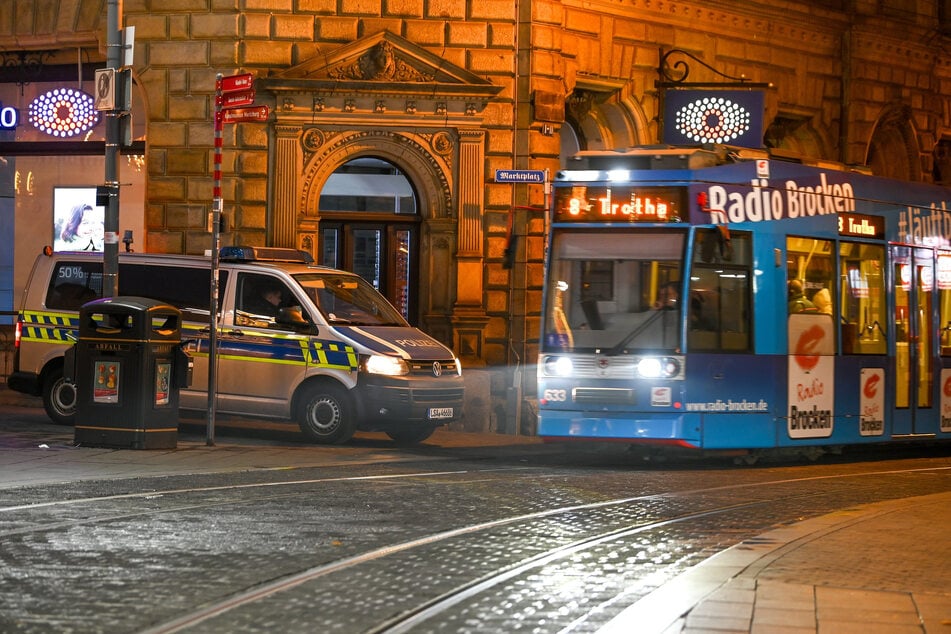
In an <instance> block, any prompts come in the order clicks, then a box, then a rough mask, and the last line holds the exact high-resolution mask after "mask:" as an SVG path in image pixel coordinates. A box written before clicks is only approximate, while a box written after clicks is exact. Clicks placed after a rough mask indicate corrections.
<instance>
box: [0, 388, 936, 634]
mask: <svg viewBox="0 0 951 634" xmlns="http://www.w3.org/2000/svg"><path fill="white" fill-rule="evenodd" d="M899 458H901V459H899ZM879 460H880V461H879V462H859V461H857V462H852V463H850V462H847V461H843V462H839V463H830V464H815V465H813V464H808V465H796V464H794V465H783V464H779V465H767V466H763V467H758V468H752V469H751V468H741V469H737V468H734V467H732V465H726V464H722V463H713V464H692V465H683V464H680V465H678V464H674V465H670V466H667V465H663V466H656V465H643V464H637V463H632V462H631V461H630V460H629V459H625V457H624V456H623V455H612V456H610V457H604V458H602V457H592V456H586V455H576V454H568V453H565V452H564V451H563V450H562V449H561V448H559V447H556V446H546V445H541V444H539V443H538V442H536V441H535V440H534V439H530V438H513V437H503V436H499V435H486V434H478V435H476V434H460V433H451V432H450V433H437V435H435V436H434V437H433V439H432V440H431V441H430V442H427V443H426V445H425V446H423V447H419V448H415V449H409V450H407V449H405V448H404V449H398V448H396V447H394V446H393V445H392V443H389V442H387V441H385V440H383V439H382V438H380V437H377V436H374V435H365V436H361V437H360V438H358V440H357V441H356V443H354V444H352V445H348V446H344V447H333V448H328V447H313V446H309V445H305V444H301V443H300V442H299V441H298V439H297V438H296V437H295V435H294V434H293V433H289V432H285V431H282V430H276V431H273V433H271V434H270V435H265V436H263V437H255V436H247V435H239V436H224V437H222V438H220V439H219V442H218V444H217V445H215V446H206V445H205V444H204V442H203V439H202V437H201V430H200V429H189V430H188V431H187V432H185V433H183V434H182V437H181V439H180V442H179V446H178V447H177V448H176V449H173V450H159V451H132V450H110V449H97V448H76V447H73V446H72V444H71V442H70V430H68V429H65V428H60V427H56V426H52V425H49V424H47V423H46V422H45V421H44V420H43V416H42V410H36V409H35V408H5V407H3V406H2V405H0V473H2V474H3V476H2V478H0V480H2V482H0V544H2V545H3V547H2V549H0V631H4V632H44V633H45V632H110V633H112V632H171V631H188V632H229V633H230V632H236V633H237V632H271V631H276V630H280V631H283V632H287V633H291V632H315V631H320V632H344V633H350V632H377V631H379V632H383V631H392V632H397V631H412V632H490V631H491V632H516V631H533V632H543V633H544V632H595V631H601V632H608V633H613V632H671V633H672V632H691V633H693V632H849V631H863V632H873V633H874V632H889V633H891V632H898V633H901V632H906V631H907V632H942V631H946V630H948V629H951V628H949V626H948V623H949V622H951V583H949V582H951V578H949V575H951V568H949V567H948V566H947V563H946V562H948V561H951V540H949V539H947V528H946V527H947V526H949V525H951V478H949V475H951V463H949V461H948V459H947V453H944V454H942V453H940V452H938V453H930V454H925V455H921V456H918V455H916V454H910V453H907V452H906V453H905V454H903V455H900V456H899V455H896V460H888V461H885V460H882V459H879Z"/></svg>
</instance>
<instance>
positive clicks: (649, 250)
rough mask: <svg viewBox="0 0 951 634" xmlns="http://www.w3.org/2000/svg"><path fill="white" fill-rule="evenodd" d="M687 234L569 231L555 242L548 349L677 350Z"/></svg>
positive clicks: (547, 311)
mask: <svg viewBox="0 0 951 634" xmlns="http://www.w3.org/2000/svg"><path fill="white" fill-rule="evenodd" d="M685 241H686V233H685V232H683V231H671V230H669V229H666V230H664V231H662V232H661V231H651V230H644V231H630V230H629V229H625V231H624V232H617V231H614V232H609V231H595V230H589V231H572V232H557V233H555V234H554V236H553V238H552V251H551V269H550V275H549V277H548V283H549V285H550V286H549V288H548V292H547V295H546V297H547V305H546V306H545V311H544V315H545V337H544V341H543V343H542V345H543V347H544V348H545V349H546V350H549V351H553V350H562V351H564V350H578V351H594V350H600V351H602V352H606V353H609V354H617V353H621V352H623V351H635V350H652V351H677V350H679V349H680V347H681V346H680V332H681V328H680V314H681V311H680V292H679V291H680V288H681V272H682V262H683V257H684V244H685Z"/></svg>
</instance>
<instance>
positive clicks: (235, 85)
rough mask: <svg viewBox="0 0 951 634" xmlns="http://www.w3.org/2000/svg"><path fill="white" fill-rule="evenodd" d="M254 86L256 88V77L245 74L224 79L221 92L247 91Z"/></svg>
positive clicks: (222, 79)
mask: <svg viewBox="0 0 951 634" xmlns="http://www.w3.org/2000/svg"><path fill="white" fill-rule="evenodd" d="M252 86H254V77H252V76H251V73H244V74H243V75H231V76H229V77H222V78H221V86H220V89H221V92H237V91H239V90H247V89H249V88H251V87H252Z"/></svg>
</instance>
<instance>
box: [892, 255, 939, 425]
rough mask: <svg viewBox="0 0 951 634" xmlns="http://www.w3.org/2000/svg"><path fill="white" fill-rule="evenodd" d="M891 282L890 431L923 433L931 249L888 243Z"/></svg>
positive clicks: (927, 403) (931, 327)
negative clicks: (892, 382) (892, 403)
mask: <svg viewBox="0 0 951 634" xmlns="http://www.w3.org/2000/svg"><path fill="white" fill-rule="evenodd" d="M891 252H892V253H891V254H892V266H893V267H894V269H893V275H894V283H895V326H894V328H895V348H894V354H895V357H894V363H895V373H894V376H895V411H894V419H893V420H894V424H893V426H892V433H893V434H899V435H901V434H914V433H923V432H924V430H925V429H926V428H927V426H926V424H925V423H924V421H925V420H926V417H925V416H924V415H925V414H926V413H927V412H926V411H925V410H931V409H932V408H933V407H934V381H935V376H934V355H933V354H932V348H933V347H934V346H935V341H934V340H933V336H934V333H935V332H936V326H935V323H934V315H933V311H934V279H935V278H934V252H933V251H932V250H931V249H924V248H914V247H906V246H892V247H891Z"/></svg>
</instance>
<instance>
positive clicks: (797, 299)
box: [786, 280, 817, 314]
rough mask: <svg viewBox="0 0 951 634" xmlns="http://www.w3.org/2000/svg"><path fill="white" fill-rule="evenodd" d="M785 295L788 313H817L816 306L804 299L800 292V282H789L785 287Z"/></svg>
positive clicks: (804, 296)
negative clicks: (786, 296) (787, 301)
mask: <svg viewBox="0 0 951 634" xmlns="http://www.w3.org/2000/svg"><path fill="white" fill-rule="evenodd" d="M786 291H787V293H786V294H787V295H788V297H789V313H790V314H792V313H814V312H817V310H816V305H815V304H813V303H812V302H810V301H809V300H808V299H806V295H805V294H804V293H803V290H802V282H800V281H799V280H789V283H788V284H787V285H786Z"/></svg>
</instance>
